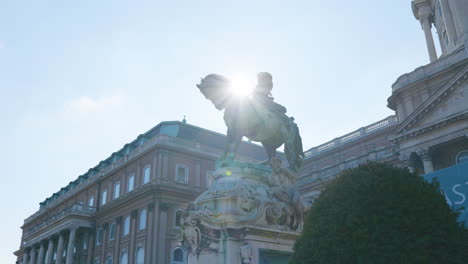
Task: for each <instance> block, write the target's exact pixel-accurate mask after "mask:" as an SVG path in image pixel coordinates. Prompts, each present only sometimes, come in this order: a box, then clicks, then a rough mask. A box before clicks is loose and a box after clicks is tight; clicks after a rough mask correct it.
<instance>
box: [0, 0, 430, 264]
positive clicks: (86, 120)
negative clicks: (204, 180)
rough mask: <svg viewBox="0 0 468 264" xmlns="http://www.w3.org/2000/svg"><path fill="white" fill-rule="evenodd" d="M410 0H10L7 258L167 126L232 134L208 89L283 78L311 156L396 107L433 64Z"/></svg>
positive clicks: (2, 244) (1, 157) (277, 91)
mask: <svg viewBox="0 0 468 264" xmlns="http://www.w3.org/2000/svg"><path fill="white" fill-rule="evenodd" d="M427 62H428V56H427V52H426V47H425V42H424V36H423V32H422V30H421V29H420V25H419V22H418V21H417V20H415V19H414V17H413V15H412V13H411V7H410V1H409V0H397V1H377V2H376V1H371V0H361V1H325V0H321V1H319V0H304V1H296V0H290V1H272V0H269V1H252V0H250V1H244V0H236V1H220V0H217V1H205V0H198V1H177V0H174V1H154V0H151V1H95V0H92V1H84V0H80V1H46V0H44V1H37V0H31V1H22V0H11V1H9V0H0V91H1V96H0V118H1V119H0V120H1V122H2V126H1V128H2V129H1V130H0V138H1V139H3V143H2V144H3V147H2V150H3V151H2V152H1V154H0V169H1V171H2V173H3V177H2V184H1V186H2V187H3V188H2V191H1V192H0V199H1V201H2V202H1V208H0V209H1V211H2V212H3V214H2V216H3V217H2V218H1V220H0V221H1V226H2V227H3V229H2V239H0V250H1V251H0V263H13V262H14V259H15V257H14V256H13V251H15V250H17V249H18V248H19V244H20V236H21V230H20V225H21V224H22V222H23V219H24V218H26V217H27V216H29V215H30V214H32V213H34V212H35V211H36V210H37V209H38V203H39V202H41V201H43V200H44V199H45V198H46V197H48V196H50V195H51V194H52V193H53V192H55V191H57V190H59V189H60V188H61V187H63V186H65V185H66V184H67V183H68V182H69V181H71V180H73V179H75V178H76V177H77V176H78V175H80V174H82V173H84V172H86V171H87V170H88V168H90V167H93V166H95V165H96V164H97V163H98V162H99V161H100V160H102V159H104V158H106V157H108V156H109V155H110V154H111V153H112V152H114V151H116V150H118V149H120V148H121V147H122V146H123V145H124V144H125V143H127V142H130V141H131V140H133V139H134V138H136V136H137V135H138V134H140V133H143V132H145V131H147V130H148V129H150V128H151V127H153V126H154V125H156V124H158V123H159V122H161V121H165V120H181V119H182V117H183V115H186V116H187V121H188V123H190V124H193V125H196V126H201V127H204V128H207V129H211V130H214V131H218V132H222V133H224V131H225V125H224V123H223V121H222V119H221V116H222V114H221V113H220V112H217V111H216V110H215V108H214V107H213V106H212V104H211V103H209V102H208V101H206V100H205V98H204V97H203V96H202V95H201V94H200V93H199V91H198V90H197V89H196V87H195V83H196V82H198V81H199V79H200V77H202V76H205V75H206V74H209V73H213V72H216V73H220V74H224V75H226V76H228V77H229V76H234V75H243V76H245V77H246V78H250V79H255V75H256V73H257V72H259V71H269V72H271V73H272V74H273V78H274V83H275V87H274V89H273V95H274V96H275V98H276V100H277V101H278V102H280V103H281V104H283V105H285V106H286V107H287V108H288V113H289V114H290V115H292V116H294V117H295V119H296V121H297V123H298V124H299V127H300V130H301V134H302V138H303V141H304V148H305V149H308V148H310V147H312V146H315V145H318V144H321V143H324V142H325V141H327V140H331V139H333V138H334V137H337V136H340V135H342V134H345V133H347V132H349V131H352V130H354V129H357V128H359V127H361V126H365V125H367V124H370V123H372V122H375V121H377V120H380V119H382V118H385V117H386V116H388V115H391V114H392V113H393V112H392V111H391V110H390V109H388V108H387V107H386V100H387V98H388V96H390V93H391V84H392V83H393V81H394V80H395V79H396V78H397V77H398V76H399V75H401V74H403V73H405V72H409V71H411V70H413V69H414V68H416V67H418V66H420V65H422V64H426V63H427Z"/></svg>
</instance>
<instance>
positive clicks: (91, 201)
mask: <svg viewBox="0 0 468 264" xmlns="http://www.w3.org/2000/svg"><path fill="white" fill-rule="evenodd" d="M88 206H94V195H91V196H90V197H89V200H88Z"/></svg>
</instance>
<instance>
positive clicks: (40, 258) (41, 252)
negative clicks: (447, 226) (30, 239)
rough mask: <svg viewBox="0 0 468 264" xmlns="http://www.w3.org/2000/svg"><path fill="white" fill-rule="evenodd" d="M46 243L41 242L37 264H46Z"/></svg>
mask: <svg viewBox="0 0 468 264" xmlns="http://www.w3.org/2000/svg"><path fill="white" fill-rule="evenodd" d="M44 251H45V247H44V242H42V241H41V242H40V248H39V254H38V255H37V264H44V253H45V252H44Z"/></svg>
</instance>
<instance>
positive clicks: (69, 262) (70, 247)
mask: <svg viewBox="0 0 468 264" xmlns="http://www.w3.org/2000/svg"><path fill="white" fill-rule="evenodd" d="M76 229H77V227H76V226H72V227H71V228H70V236H69V238H68V246H67V258H66V262H65V263H66V264H72V263H73V249H74V248H75V239H76Z"/></svg>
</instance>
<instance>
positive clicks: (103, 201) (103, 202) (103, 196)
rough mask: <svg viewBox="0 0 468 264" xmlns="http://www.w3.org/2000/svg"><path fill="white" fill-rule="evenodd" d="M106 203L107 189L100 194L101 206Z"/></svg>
mask: <svg viewBox="0 0 468 264" xmlns="http://www.w3.org/2000/svg"><path fill="white" fill-rule="evenodd" d="M106 203H107V189H104V190H103V191H102V193H101V205H105V204H106Z"/></svg>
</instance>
